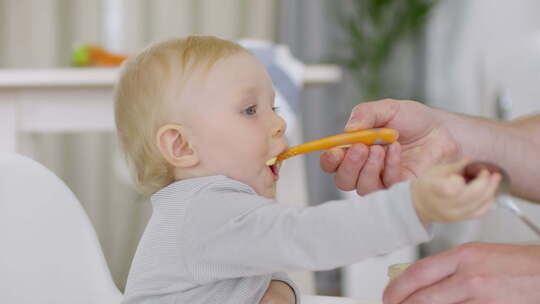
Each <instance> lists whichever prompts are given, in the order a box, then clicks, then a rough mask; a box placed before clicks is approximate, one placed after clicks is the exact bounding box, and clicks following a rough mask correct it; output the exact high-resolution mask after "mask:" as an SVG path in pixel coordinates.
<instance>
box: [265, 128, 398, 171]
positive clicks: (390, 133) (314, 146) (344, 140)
mask: <svg viewBox="0 0 540 304" xmlns="http://www.w3.org/2000/svg"><path fill="white" fill-rule="evenodd" d="M398 136H399V133H398V132H397V131H396V130H394V129H389V128H380V129H368V130H360V131H353V132H347V133H342V134H338V135H334V136H330V137H325V138H321V139H317V140H314V141H310V142H307V143H303V144H301V145H297V146H294V147H291V148H289V149H288V150H287V151H285V152H284V153H282V154H280V155H278V156H277V157H274V158H273V159H271V160H269V161H268V162H267V163H266V164H267V165H268V166H271V165H273V164H274V163H275V162H276V161H282V160H285V159H287V158H289V157H293V156H296V155H299V154H304V153H309V152H314V151H318V150H328V149H331V148H335V147H350V146H351V145H353V144H356V143H363V144H365V145H368V146H370V145H385V144H391V143H393V142H395V141H396V140H397V139H398Z"/></svg>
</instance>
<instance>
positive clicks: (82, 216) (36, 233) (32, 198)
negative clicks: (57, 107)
mask: <svg viewBox="0 0 540 304" xmlns="http://www.w3.org/2000/svg"><path fill="white" fill-rule="evenodd" d="M121 300H122V294H121V293H120V292H119V290H118V289H117V287H116V285H115V284H114V282H113V280H112V277H111V275H110V272H109V269H108V267H107V264H106V262H105V258H104V256H103V253H102V251H101V246H100V244H99V242H98V239H97V237H96V233H95V231H94V229H93V226H92V224H91V222H90V220H89V218H88V217H87V215H86V213H85V211H84V210H83V208H82V206H81V204H80V203H79V201H78V200H77V198H76V197H75V195H74V194H73V193H72V192H71V191H70V190H69V189H68V187H67V186H66V185H65V184H64V183H63V182H62V181H61V180H60V179H59V178H58V177H57V176H56V175H54V174H53V173H52V172H51V171H49V170H48V169H47V168H45V167H44V166H42V165H40V164H39V163H37V162H35V161H33V160H31V159H29V158H26V157H23V156H20V155H14V154H0V303H18V304H24V303H104V304H108V303H111V304H118V303H120V302H121Z"/></svg>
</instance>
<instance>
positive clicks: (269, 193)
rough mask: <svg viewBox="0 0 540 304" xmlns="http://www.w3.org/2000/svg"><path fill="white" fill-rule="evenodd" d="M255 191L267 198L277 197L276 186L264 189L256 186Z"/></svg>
mask: <svg viewBox="0 0 540 304" xmlns="http://www.w3.org/2000/svg"><path fill="white" fill-rule="evenodd" d="M255 192H256V193H257V194H258V195H260V196H264V197H266V198H269V199H275V198H276V186H275V185H274V186H272V187H269V188H265V189H262V190H259V189H257V188H255Z"/></svg>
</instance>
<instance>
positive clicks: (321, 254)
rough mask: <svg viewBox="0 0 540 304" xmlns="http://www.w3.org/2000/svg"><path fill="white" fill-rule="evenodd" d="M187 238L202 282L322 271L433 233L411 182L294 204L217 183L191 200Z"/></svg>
mask: <svg viewBox="0 0 540 304" xmlns="http://www.w3.org/2000/svg"><path fill="white" fill-rule="evenodd" d="M182 237H183V238H184V240H183V243H184V246H183V250H184V257H185V260H186V266H187V268H188V269H189V271H190V272H191V274H192V275H193V279H194V280H195V281H196V282H198V283H201V284H203V283H208V282H212V281H216V280H222V279H227V278H236V277H246V276H256V275H263V274H270V273H275V272H281V271H292V270H325V269H332V268H335V267H339V266H343V265H346V264H351V263H354V262H358V261H360V260H362V259H365V258H367V257H371V256H376V255H379V254H384V253H388V252H390V251H393V250H396V249H399V248H401V247H404V246H408V245H413V244H418V243H421V242H424V241H427V240H429V238H430V236H429V233H428V232H427V231H426V228H425V227H424V226H423V224H422V223H421V222H420V220H419V219H418V217H417V215H416V211H415V209H414V208H413V204H412V202H411V194H410V182H404V183H400V184H397V185H394V186H393V187H391V188H390V189H388V190H384V191H378V192H375V193H372V194H370V195H367V196H363V197H360V196H358V197H354V198H351V199H347V200H338V201H330V202H327V203H324V204H321V205H318V206H314V207H304V208H297V207H289V206H284V205H282V204H279V203H275V202H274V201H273V200H270V199H266V198H264V197H261V196H257V195H253V194H250V193H246V192H242V191H231V190H230V189H229V190H227V189H214V190H211V191H207V192H206V193H204V194H201V195H199V196H198V197H197V198H196V199H194V200H193V201H192V202H191V203H190V205H189V208H188V211H187V212H186V215H185V221H184V227H183V233H182Z"/></svg>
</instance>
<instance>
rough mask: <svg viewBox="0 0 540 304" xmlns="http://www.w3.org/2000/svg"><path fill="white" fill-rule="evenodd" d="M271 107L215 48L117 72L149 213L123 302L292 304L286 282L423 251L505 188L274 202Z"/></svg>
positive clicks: (432, 182)
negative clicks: (434, 231) (296, 273)
mask: <svg viewBox="0 0 540 304" xmlns="http://www.w3.org/2000/svg"><path fill="white" fill-rule="evenodd" d="M274 97H275V95H274V89H273V87H272V81H271V80H270V78H269V76H268V73H267V72H266V71H265V69H264V67H263V66H262V65H261V64H260V63H259V62H258V61H257V60H256V59H255V57H254V56H253V55H251V54H250V53H249V52H248V51H247V50H246V49H244V48H242V47H241V46H239V45H238V44H236V43H234V42H230V41H226V40H222V39H218V38H215V37H203V36H197V37H188V38H185V39H173V40H167V41H163V42H159V43H155V44H152V45H150V46H149V47H148V48H146V49H145V50H143V51H142V52H141V53H140V54H139V55H138V56H136V57H133V58H131V59H129V60H128V61H127V62H126V63H125V64H124V66H123V69H122V72H121V76H120V80H119V82H118V85H117V89H116V96H115V98H116V101H115V102H116V103H115V114H116V124H117V128H118V135H119V137H120V142H121V145H122V148H123V150H124V152H125V155H126V158H127V160H128V164H129V165H130V168H131V169H132V171H133V175H134V177H135V180H136V182H137V184H138V186H139V187H140V189H141V190H142V191H143V192H145V193H147V194H152V197H151V201H152V207H153V215H152V218H151V219H150V222H149V223H148V226H147V227H146V230H145V232H144V235H143V237H142V239H141V241H140V244H139V247H138V249H137V252H136V255H135V257H134V260H133V264H132V267H131V271H130V274H129V278H128V282H127V287H126V292H125V303H235V304H238V303H263V302H269V301H275V302H278V303H299V301H300V297H299V296H300V293H299V292H298V290H297V288H296V287H295V285H294V283H293V282H291V280H290V279H289V278H288V277H287V275H286V274H285V273H284V272H285V271H289V270H299V269H304V270H324V269H331V268H335V267H339V266H343V265H346V264H350V263H354V262H358V261H360V260H362V259H364V258H367V257H371V256H374V255H377V254H381V253H386V252H390V251H392V250H395V249H398V248H401V247H404V246H409V245H414V244H418V243H421V242H425V241H427V240H429V238H430V236H429V233H428V232H427V231H426V228H425V227H426V226H427V225H428V224H430V223H432V222H435V221H458V220H464V219H469V218H474V217H478V216H480V215H482V214H484V213H485V212H486V211H487V210H488V209H489V208H490V206H491V202H492V200H493V197H494V193H495V190H496V187H497V185H498V182H499V179H500V176H498V175H489V173H487V172H482V173H481V174H480V175H479V176H478V177H477V178H476V179H475V180H473V181H472V182H471V183H468V184H467V183H465V181H464V179H463V178H462V177H461V175H460V174H459V173H460V171H461V170H462V168H463V166H464V165H465V161H461V162H458V163H453V164H446V165H439V166H437V167H434V168H432V169H431V170H429V171H428V172H427V174H426V175H424V176H421V177H419V178H418V179H416V180H414V181H412V182H410V181H409V182H403V183H400V184H397V185H395V186H393V187H391V188H390V189H388V190H384V191H379V192H376V193H373V194H370V195H367V196H364V197H360V196H358V197H355V198H352V199H348V200H341V201H332V202H327V203H325V204H322V205H319V206H316V207H306V208H297V207H288V206H285V205H282V204H277V203H276V202H275V201H274V200H273V198H274V195H275V189H276V182H277V181H278V179H279V165H273V166H267V165H266V162H267V161H268V160H269V159H272V158H273V157H275V156H277V155H278V154H280V153H282V152H283V151H285V150H286V149H287V143H286V141H285V137H284V133H285V129H286V124H285V121H284V120H283V119H282V118H281V117H280V116H279V115H278V114H277V113H276V108H275V107H274ZM394 145H398V144H397V143H395V144H394Z"/></svg>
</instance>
